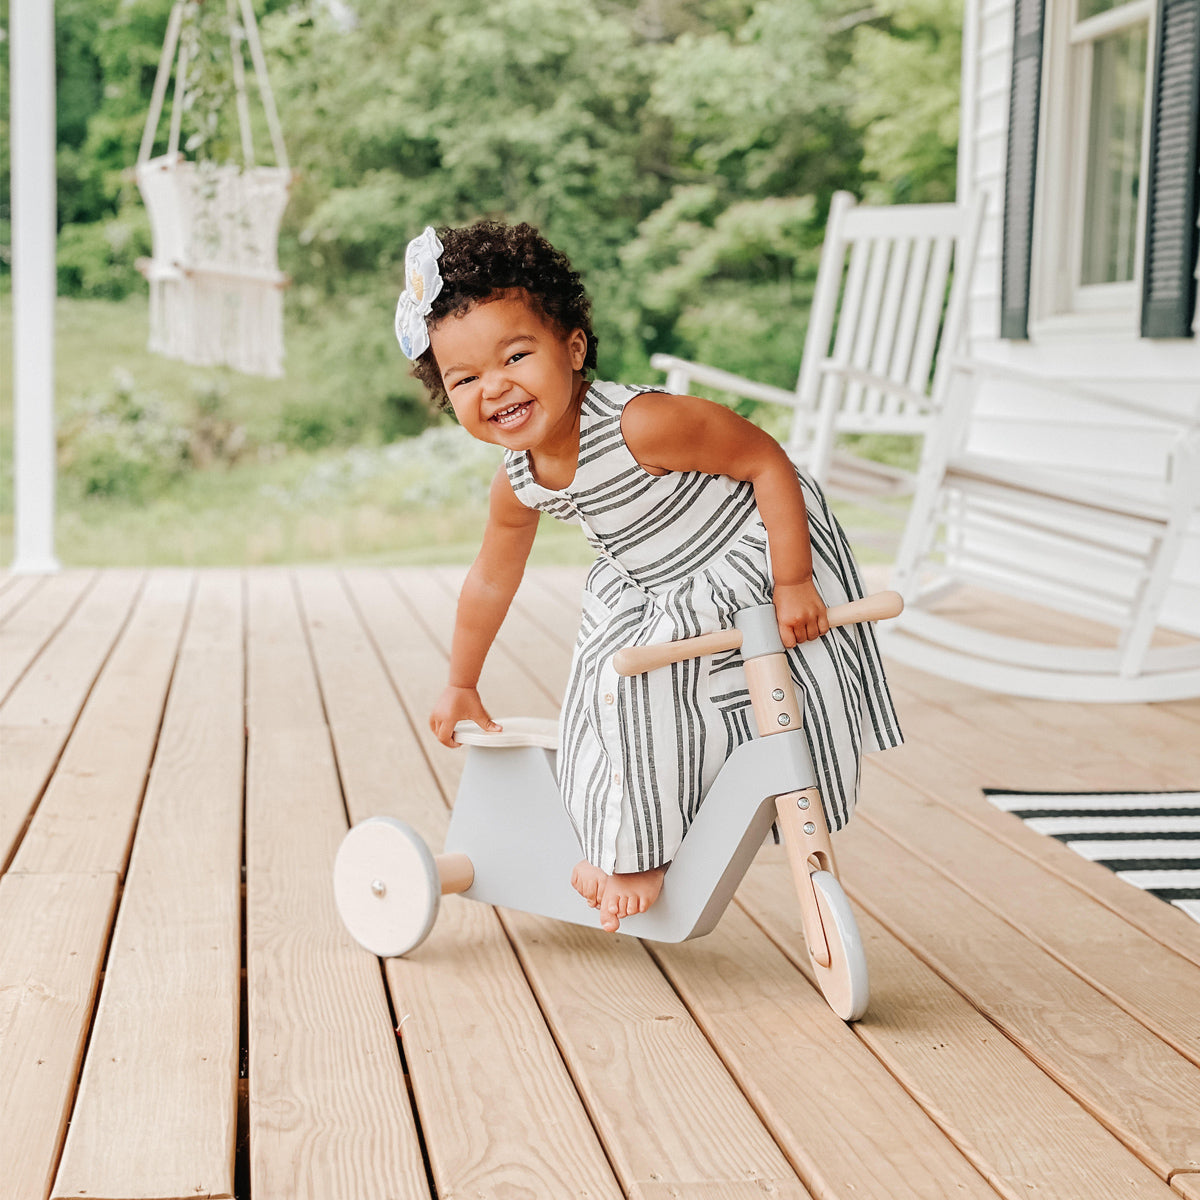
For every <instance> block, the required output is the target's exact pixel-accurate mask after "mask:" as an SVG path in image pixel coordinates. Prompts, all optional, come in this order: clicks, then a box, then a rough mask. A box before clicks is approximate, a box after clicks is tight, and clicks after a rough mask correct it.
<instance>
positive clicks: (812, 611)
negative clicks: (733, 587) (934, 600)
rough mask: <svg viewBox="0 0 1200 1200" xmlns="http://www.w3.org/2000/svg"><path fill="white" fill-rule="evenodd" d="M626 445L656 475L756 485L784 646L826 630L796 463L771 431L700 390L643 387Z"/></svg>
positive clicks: (626, 427) (629, 407)
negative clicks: (676, 392) (681, 392)
mask: <svg viewBox="0 0 1200 1200" xmlns="http://www.w3.org/2000/svg"><path fill="white" fill-rule="evenodd" d="M621 431H622V433H623V434H624V435H625V444H626V445H627V446H628V447H629V450H630V452H631V453H632V454H633V456H634V458H636V459H637V461H638V462H639V463H640V464H641V465H642V467H643V468H644V469H645V470H647V471H650V472H651V473H652V474H656V475H661V474H665V473H666V472H667V471H702V472H704V473H705V474H708V475H728V476H730V477H731V478H733V479H743V480H746V481H747V482H749V483H751V484H753V486H754V499H755V502H756V503H757V505H758V511H759V513H760V514H761V516H762V519H763V524H764V525H765V526H766V528H767V535H768V537H769V539H770V545H771V567H772V570H773V572H774V575H775V594H774V596H773V597H772V599H773V600H774V602H775V612H776V615H777V616H778V618H779V633H780V636H781V637H782V638H783V644H784V645H785V646H794V645H795V644H796V643H797V642H804V641H808V640H809V639H811V638H816V637H820V636H821V634H823V633H828V632H829V622H828V620H827V619H826V616H825V604H824V602H823V601H822V599H821V597H820V595H819V594H818V593H817V589H816V586H815V585H814V583H813V577H812V546H811V544H810V543H809V538H808V513H807V511H806V510H805V507H804V495H803V493H802V492H801V490H800V481H799V479H797V477H796V469H795V467H793V466H792V463H791V460H790V459H789V458H788V456H787V454H786V453H785V452H784V449H783V447H782V446H781V445H780V444H779V443H778V442H777V441H776V440H775V439H774V438H773V437H771V435H770V434H769V433H765V432H764V431H763V430H761V429H759V428H758V426H757V425H754V424H752V423H751V422H750V421H747V420H745V419H744V418H742V417H739V416H738V415H737V413H734V412H731V411H730V410H729V409H727V408H723V407H722V406H721V405H719V404H714V403H713V402H712V401H711V400H701V399H700V398H699V397H697V396H668V395H663V394H660V393H656V392H653V393H646V394H645V395H641V396H635V397H634V398H633V399H632V400H630V401H629V402H628V404H626V405H625V411H624V413H623V414H622V417H621Z"/></svg>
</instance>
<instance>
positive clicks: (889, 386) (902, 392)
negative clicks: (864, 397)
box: [817, 358, 934, 410]
mask: <svg viewBox="0 0 1200 1200" xmlns="http://www.w3.org/2000/svg"><path fill="white" fill-rule="evenodd" d="M817 370H818V371H820V372H821V374H822V375H836V376H838V377H839V378H841V379H844V380H846V382H847V383H859V384H862V385H863V386H864V387H869V388H877V389H878V390H879V391H881V392H883V393H884V394H885V395H888V396H895V397H897V398H898V399H900V400H907V401H908V402H909V403H910V404H915V405H917V406H918V407H919V408H922V409H925V410H930V409H932V408H933V407H934V402H933V398H932V397H931V396H930V395H928V393H926V392H922V391H919V390H918V389H917V388H913V387H909V386H908V384H905V383H900V382H899V381H898V380H895V379H890V378H888V376H886V375H880V374H878V373H876V372H875V371H864V370H862V369H861V368H860V367H852V366H849V365H848V364H846V363H840V362H838V361H837V360H836V359H833V358H824V359H822V360H821V362H820V363H819V364H818V365H817Z"/></svg>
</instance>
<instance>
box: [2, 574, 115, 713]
mask: <svg viewBox="0 0 1200 1200" xmlns="http://www.w3.org/2000/svg"><path fill="white" fill-rule="evenodd" d="M98 578H99V576H98V574H97V573H96V572H95V571H63V572H61V573H60V574H58V575H51V576H49V577H47V578H44V579H43V580H41V581H40V583H41V586H40V587H38V589H37V593H36V594H37V603H36V604H22V605H21V606H20V608H18V609H17V610H16V611H15V612H14V613H13V614H12V616H11V618H10V619H9V620H6V621H5V622H4V625H3V626H0V700H3V699H4V698H5V697H6V696H7V695H8V693H9V692H10V691H11V690H12V687H13V685H14V684H15V683H16V682H17V680H18V679H20V677H21V676H22V675H23V674H24V673H25V671H26V670H27V669H28V667H29V664H30V663H31V662H33V660H34V659H35V658H37V656H38V655H39V654H40V653H41V652H42V649H43V648H44V647H45V645H46V643H47V642H49V641H50V639H51V638H52V637H53V636H54V634H55V633H56V632H57V630H58V628H59V627H60V626H61V625H62V623H63V622H64V621H65V620H66V619H67V618H68V617H69V616H70V615H71V612H72V611H73V609H74V608H75V606H76V605H77V604H78V603H79V601H80V599H81V597H83V596H84V595H85V594H86V593H87V591H88V589H89V588H91V587H92V586H93V585H94V584H95V582H96V580H97V579H98Z"/></svg>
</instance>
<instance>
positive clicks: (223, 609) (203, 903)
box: [53, 572, 244, 1200]
mask: <svg viewBox="0 0 1200 1200" xmlns="http://www.w3.org/2000/svg"><path fill="white" fill-rule="evenodd" d="M167 582H170V583H171V584H172V591H168V592H167V593H166V594H165V595H163V594H159V589H158V588H156V584H160V583H162V584H165V583H167ZM188 584H189V580H188V578H187V577H186V576H181V575H156V576H155V577H154V578H153V579H152V580H151V583H150V584H149V585H148V587H147V590H146V593H145V594H144V597H143V601H142V605H141V607H143V608H144V607H147V606H148V605H151V604H152V602H154V601H155V600H157V601H158V603H159V604H161V605H162V608H161V610H160V612H159V617H160V623H159V625H160V632H161V634H162V641H163V642H164V643H168V644H170V645H171V649H172V652H173V650H174V640H175V638H176V636H177V631H176V630H175V625H176V617H175V615H174V614H175V612H176V610H177V609H178V608H179V607H180V606H181V605H182V603H183V601H184V600H185V599H186V596H187V593H188V591H189V590H190V589H189V587H188ZM241 607H242V601H241V580H240V578H239V576H238V575H237V574H236V573H233V572H229V573H215V572H214V573H209V572H206V573H205V575H204V576H203V577H202V579H201V580H200V583H199V587H198V590H197V594H196V601H195V605H194V608H193V611H192V616H191V620H190V621H189V623H188V626H187V630H186V633H185V635H184V639H183V642H182V646H181V648H180V652H179V665H178V668H177V669H176V671H175V675H174V680H173V683H172V687H171V694H170V698H169V700H168V703H167V708H166V714H165V717H164V720H163V725H162V734H161V737H160V738H159V740H158V747H157V754H156V756H155V759H154V765H153V769H152V771H151V774H150V781H149V786H148V788H147V792H146V799H145V804H144V806H143V809H142V813H141V819H140V821H139V824H138V832H137V842H136V845H135V846H134V850H133V855H132V860H131V862H130V864H129V873H128V876H127V879H126V884H125V889H124V893H123V895H122V898H121V908H120V914H119V916H118V919H117V924H116V928H115V930H114V934H113V942H112V948H111V950H110V952H109V957H108V964H107V969H106V972H105V979H104V988H103V991H102V994H101V997H100V1004H99V1007H98V1009H97V1012H96V1021H95V1027H94V1029H93V1032H92V1040H91V1045H90V1049H89V1053H88V1058H87V1063H86V1065H85V1067H84V1071H83V1075H82V1078H81V1080H80V1087H79V1097H78V1100H77V1102H76V1106H75V1112H74V1115H73V1117H72V1122H71V1131H70V1134H69V1136H68V1138H67V1142H66V1146H65V1148H64V1151H63V1161H62V1166H61V1168H60V1170H59V1173H58V1177H57V1179H56V1181H55V1188H54V1193H53V1195H54V1197H55V1200H60V1198H61V1200H65V1198H66V1197H84V1196H86V1197H89V1198H96V1197H115V1198H119V1200H170V1198H174V1197H186V1196H196V1195H203V1196H211V1197H228V1196H232V1195H233V1157H234V1133H235V1128H236V1102H237V1074H238V1061H237V1060H238V1013H239V1003H240V987H239V969H240V962H241V936H240V934H241V922H240V910H241V807H242V757H243V747H244V732H243V707H242V704H243V680H242V613H241ZM132 628H133V626H131V629H132ZM151 628H154V625H153V623H152V624H151ZM131 648H145V649H147V651H149V652H151V653H152V652H153V650H154V647H145V646H144V644H143V641H142V639H134V640H133V643H132V647H131ZM118 653H120V651H118ZM113 661H114V664H115V663H116V656H115V655H114V660H113ZM122 669H123V670H124V667H123V665H122ZM147 670H148V672H149V674H150V678H151V679H152V680H154V681H155V682H157V680H158V679H162V683H163V684H164V685H165V678H162V677H163V676H164V675H165V674H166V672H165V671H164V669H163V664H162V663H161V662H154V661H149V662H148V663H147ZM124 691H125V685H124V684H123V685H122V688H121V689H119V690H116V691H114V692H113V693H112V696H111V697H109V698H113V699H117V700H126V699H129V698H130V697H128V696H127V695H125V694H124ZM99 692H100V688H99V687H98V688H97V692H96V693H93V698H96V696H97V694H98V693H99ZM108 715H109V716H110V717H111V718H112V720H113V721H114V723H117V724H119V722H120V719H121V718H120V715H119V713H109V714H108ZM143 761H144V760H143ZM66 841H67V843H68V844H69V845H70V844H73V843H72V839H71V838H70V837H67V838H66ZM121 865H122V869H123V867H124V864H123V863H122V864H121Z"/></svg>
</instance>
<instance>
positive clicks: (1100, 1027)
mask: <svg viewBox="0 0 1200 1200" xmlns="http://www.w3.org/2000/svg"><path fill="white" fill-rule="evenodd" d="M839 836H840V839H841V843H840V844H841V846H842V851H841V853H840V855H839V866H840V869H841V873H842V877H843V880H844V881H845V883H846V887H847V891H848V892H849V893H850V895H851V898H852V900H853V901H854V903H855V904H856V905H857V906H861V908H862V909H863V910H865V911H866V912H868V913H870V914H871V915H872V916H874V917H875V918H876V920H878V921H879V922H880V923H882V924H883V925H884V926H885V927H886V928H887V929H888V930H889V931H890V932H891V933H893V934H894V935H896V936H897V937H899V939H900V940H901V941H902V942H903V943H904V944H905V945H906V946H907V947H908V948H909V949H911V950H913V951H914V952H915V953H916V954H917V956H918V957H919V958H920V959H922V961H924V962H926V963H928V964H929V965H930V966H931V967H933V969H934V970H935V971H936V972H937V973H938V974H939V975H940V976H941V977H942V978H943V979H945V980H946V981H947V982H948V983H950V984H951V985H952V986H953V987H954V988H955V989H956V990H957V991H959V992H960V993H962V995H964V996H965V997H966V998H967V999H968V1000H969V1001H970V1002H971V1003H972V1004H974V1005H975V1006H976V1007H977V1008H979V1009H980V1010H981V1011H982V1012H983V1013H984V1014H985V1015H986V1016H987V1017H988V1019H989V1020H990V1021H992V1022H993V1023H994V1024H995V1025H997V1026H998V1027H999V1028H1000V1029H1001V1030H1003V1032H1004V1033H1005V1034H1006V1035H1007V1036H1008V1037H1009V1038H1011V1039H1012V1040H1013V1041H1014V1042H1015V1043H1016V1044H1017V1045H1018V1046H1020V1047H1021V1048H1022V1050H1024V1051H1025V1053H1026V1054H1027V1055H1028V1056H1029V1057H1030V1058H1031V1059H1033V1061H1034V1062H1036V1063H1037V1064H1038V1066H1039V1067H1041V1069H1042V1070H1044V1071H1045V1072H1046V1073H1047V1074H1048V1075H1050V1076H1051V1078H1053V1079H1055V1080H1056V1081H1057V1082H1058V1083H1059V1084H1061V1085H1062V1086H1063V1087H1064V1088H1065V1089H1066V1090H1067V1091H1069V1092H1070V1093H1071V1095H1072V1096H1074V1097H1075V1098H1076V1099H1077V1100H1079V1102H1080V1103H1081V1104H1083V1105H1084V1107H1085V1108H1087V1109H1088V1111H1089V1112H1091V1113H1093V1114H1094V1115H1095V1116H1096V1117H1097V1118H1098V1119H1099V1120H1100V1121H1101V1122H1102V1123H1103V1124H1104V1125H1105V1126H1106V1127H1107V1128H1109V1129H1110V1130H1112V1132H1113V1133H1115V1134H1116V1135H1117V1137H1119V1138H1120V1139H1121V1141H1122V1142H1124V1143H1125V1144H1126V1145H1127V1146H1129V1147H1130V1149H1131V1150H1133V1152H1134V1153H1135V1154H1137V1155H1138V1157H1139V1158H1141V1159H1142V1160H1143V1161H1144V1162H1146V1163H1147V1164H1149V1165H1150V1166H1151V1167H1152V1168H1153V1169H1154V1171H1155V1172H1156V1173H1157V1174H1159V1175H1160V1176H1162V1177H1163V1178H1164V1179H1165V1178H1166V1177H1167V1175H1168V1174H1169V1173H1170V1172H1171V1171H1176V1170H1181V1169H1183V1170H1190V1169H1193V1168H1194V1167H1196V1166H1198V1165H1200V1157H1198V1156H1200V1072H1197V1069H1196V1067H1195V1066H1194V1064H1192V1063H1190V1062H1189V1061H1188V1060H1187V1059H1185V1058H1183V1057H1182V1056H1181V1055H1179V1054H1178V1053H1177V1052H1176V1051H1175V1050H1173V1049H1172V1048H1171V1047H1169V1046H1167V1045H1165V1044H1164V1043H1163V1042H1162V1041H1160V1040H1159V1039H1158V1038H1157V1037H1155V1036H1154V1035H1153V1034H1152V1033H1151V1032H1150V1031H1149V1030H1147V1029H1146V1028H1145V1026H1143V1025H1142V1024H1140V1023H1139V1022H1137V1021H1135V1020H1134V1019H1133V1018H1132V1017H1130V1016H1129V1015H1128V1014H1127V1013H1125V1012H1124V1011H1123V1010H1121V1009H1120V1008H1118V1007H1117V1006H1116V1005H1115V1004H1113V1003H1112V1002H1111V1001H1110V1000H1108V999H1107V997H1105V996H1102V995H1101V994H1100V993H1099V992H1097V991H1096V990H1095V989H1093V988H1092V987H1090V986H1089V985H1088V984H1086V983H1085V982H1084V981H1083V980H1081V979H1080V978H1079V977H1078V976H1077V975H1075V974H1074V973H1073V972H1071V971H1069V970H1067V968H1066V967H1064V966H1062V965H1061V964H1060V963H1059V962H1057V961H1056V960H1055V959H1054V958H1052V957H1051V956H1050V955H1049V954H1047V953H1046V952H1045V951H1043V950H1041V949H1039V948H1038V947H1037V946H1035V945H1033V943H1031V942H1030V941H1028V940H1027V939H1026V938H1024V937H1023V936H1022V935H1021V934H1019V933H1018V932H1017V931H1016V930H1014V929H1013V928H1012V926H1010V925H1008V924H1007V923H1006V922H1005V921H1003V920H1002V919H1001V918H1000V917H997V916H995V915H994V914H993V913H991V912H990V911H989V910H988V909H986V908H985V907H984V906H983V905H981V904H979V903H978V902H977V901H975V900H973V899H971V898H970V897H969V896H968V895H967V894H966V893H965V892H962V891H960V890H958V889H957V888H951V887H947V886H946V881H945V879H944V877H943V876H941V875H939V874H938V873H937V872H935V871H934V870H933V869H932V868H931V867H929V866H927V865H926V864H924V863H922V862H921V861H920V860H919V859H917V858H915V857H913V856H912V855H909V854H908V853H907V852H906V851H904V850H903V849H902V848H901V847H900V846H898V845H897V844H896V843H895V842H893V841H891V840H890V839H889V838H887V837H886V836H885V835H884V834H883V833H882V832H880V831H879V830H878V829H877V828H876V827H875V826H874V825H872V824H870V823H869V822H867V821H866V820H865V819H863V818H862V817H860V818H859V819H858V820H857V821H855V823H853V824H852V825H851V826H850V827H849V828H848V829H847V830H845V831H844V832H843V833H842V834H841V835H839Z"/></svg>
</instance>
